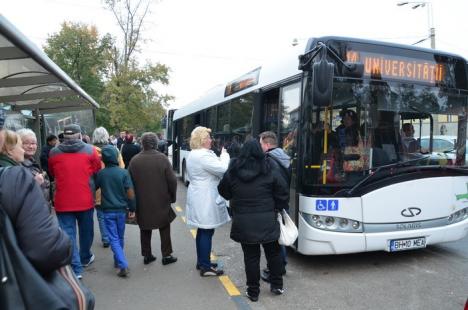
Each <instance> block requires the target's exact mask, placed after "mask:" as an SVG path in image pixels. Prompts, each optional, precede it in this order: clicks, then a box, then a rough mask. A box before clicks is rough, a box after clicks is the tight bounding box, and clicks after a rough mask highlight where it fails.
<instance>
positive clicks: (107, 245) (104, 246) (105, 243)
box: [102, 242, 110, 248]
mask: <svg viewBox="0 0 468 310" xmlns="http://www.w3.org/2000/svg"><path fill="white" fill-rule="evenodd" d="M109 246H110V244H109V242H103V243H102V247H103V248H108V247H109Z"/></svg>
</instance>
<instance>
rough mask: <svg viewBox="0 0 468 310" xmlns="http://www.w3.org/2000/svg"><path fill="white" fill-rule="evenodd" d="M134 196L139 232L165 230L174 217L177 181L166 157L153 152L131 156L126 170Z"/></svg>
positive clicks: (143, 152)
mask: <svg viewBox="0 0 468 310" xmlns="http://www.w3.org/2000/svg"><path fill="white" fill-rule="evenodd" d="M128 171H129V172H130V176H131V177H132V181H133V186H134V187H135V194H136V202H137V206H136V216H137V223H138V225H139V226H140V229H144V230H150V229H158V228H161V227H165V226H167V225H168V224H170V223H171V222H172V221H173V220H174V219H175V217H176V215H175V213H174V211H173V210H172V208H171V203H174V202H175V201H176V192H177V179H176V176H175V174H174V172H173V171H172V166H171V164H170V162H169V160H168V159H167V157H166V156H165V155H164V154H162V153H160V152H158V151H156V150H149V151H142V152H141V153H139V154H137V155H135V156H134V157H133V158H132V160H131V161H130V165H129V167H128Z"/></svg>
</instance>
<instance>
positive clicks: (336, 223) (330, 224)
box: [301, 212, 362, 232]
mask: <svg viewBox="0 0 468 310" xmlns="http://www.w3.org/2000/svg"><path fill="white" fill-rule="evenodd" d="M301 215H302V217H303V218H304V220H305V221H306V222H307V224H309V225H310V226H312V227H314V228H318V229H323V230H328V231H336V232H362V225H361V222H359V221H355V220H352V219H347V218H343V217H336V216H329V215H317V214H308V213H302V212H301Z"/></svg>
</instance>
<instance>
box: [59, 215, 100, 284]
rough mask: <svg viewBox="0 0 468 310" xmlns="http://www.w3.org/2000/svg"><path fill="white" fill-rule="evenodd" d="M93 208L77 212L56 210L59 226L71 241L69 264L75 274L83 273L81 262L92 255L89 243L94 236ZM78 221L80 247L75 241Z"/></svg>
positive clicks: (87, 260)
mask: <svg viewBox="0 0 468 310" xmlns="http://www.w3.org/2000/svg"><path fill="white" fill-rule="evenodd" d="M93 213H94V208H92V209H89V210H87V211H79V212H57V219H58V222H59V225H60V227H61V228H62V229H63V230H64V231H65V232H66V233H67V235H68V237H69V238H70V240H71V242H72V251H73V253H72V262H71V266H72V269H73V271H74V272H75V274H76V275H81V274H82V273H83V266H82V265H83V264H86V263H88V262H89V260H90V259H91V256H92V255H93V254H92V253H91V245H92V244H93V238H94V221H93ZM77 222H78V234H79V236H80V249H79V250H78V245H77V242H76V224H77Z"/></svg>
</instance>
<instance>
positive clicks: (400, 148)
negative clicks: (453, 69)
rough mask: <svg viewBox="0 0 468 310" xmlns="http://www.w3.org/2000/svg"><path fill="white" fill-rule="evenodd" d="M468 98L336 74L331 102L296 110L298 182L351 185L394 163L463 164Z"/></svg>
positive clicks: (437, 90)
mask: <svg viewBox="0 0 468 310" xmlns="http://www.w3.org/2000/svg"><path fill="white" fill-rule="evenodd" d="M467 98H468V94H467V93H466V92H465V93H460V92H459V91H457V92H455V91H454V92H449V91H446V90H442V89H440V88H438V87H429V86H418V85H406V84H400V83H383V82H376V81H367V82H366V81H362V80H359V81H352V80H350V79H336V80H335V83H334V93H333V104H332V107H331V108H317V109H310V110H309V111H306V115H304V116H303V117H305V118H306V119H307V120H308V121H307V122H306V125H305V130H303V131H302V141H303V154H302V155H303V164H304V165H303V166H304V173H303V184H309V185H314V184H315V185H320V186H321V187H323V186H324V185H330V186H332V187H337V188H339V187H352V186H354V185H355V184H357V183H358V182H359V181H360V180H362V179H363V178H365V177H366V176H367V175H368V174H369V173H371V172H372V171H375V170H376V169H377V168H378V167H382V166H387V165H392V164H395V163H401V162H408V165H413V166H421V165H458V166H464V165H465V146H466V139H467V136H466V122H467V120H466V110H467V102H468V99H467ZM459 135H460V136H462V137H463V139H462V140H460V143H457V137H458V136H459ZM458 140H459V139H458ZM450 151H453V152H452V153H450ZM418 159H421V160H418Z"/></svg>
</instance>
